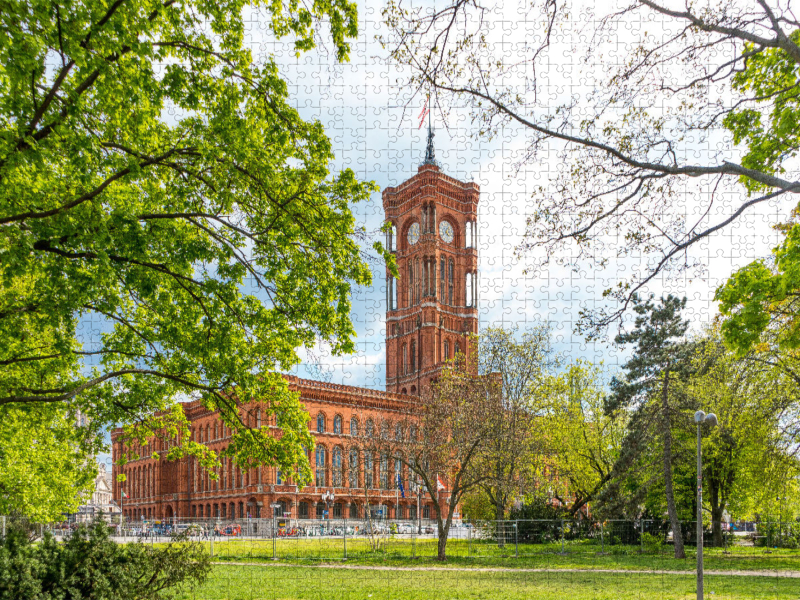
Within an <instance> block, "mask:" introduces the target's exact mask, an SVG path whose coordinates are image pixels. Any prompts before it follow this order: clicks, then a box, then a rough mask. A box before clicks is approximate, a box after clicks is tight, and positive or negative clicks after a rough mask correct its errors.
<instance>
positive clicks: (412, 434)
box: [408, 425, 417, 442]
mask: <svg viewBox="0 0 800 600" xmlns="http://www.w3.org/2000/svg"><path fill="white" fill-rule="evenodd" d="M408 439H409V440H411V441H412V442H416V441H417V428H416V426H415V425H412V426H411V427H409V428H408Z"/></svg>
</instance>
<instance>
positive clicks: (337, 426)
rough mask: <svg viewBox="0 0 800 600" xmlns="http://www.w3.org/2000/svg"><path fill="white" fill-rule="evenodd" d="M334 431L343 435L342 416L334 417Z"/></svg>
mask: <svg viewBox="0 0 800 600" xmlns="http://www.w3.org/2000/svg"><path fill="white" fill-rule="evenodd" d="M333 433H336V434H338V435H342V416H341V415H336V416H335V417H333Z"/></svg>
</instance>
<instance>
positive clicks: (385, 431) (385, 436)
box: [381, 421, 389, 440]
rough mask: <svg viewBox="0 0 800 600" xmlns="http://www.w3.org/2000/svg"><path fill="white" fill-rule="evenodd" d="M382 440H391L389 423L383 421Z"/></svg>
mask: <svg viewBox="0 0 800 600" xmlns="http://www.w3.org/2000/svg"><path fill="white" fill-rule="evenodd" d="M381 439H382V440H388V439H389V423H387V422H386V421H381Z"/></svg>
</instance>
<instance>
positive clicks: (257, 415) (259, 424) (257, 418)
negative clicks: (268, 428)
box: [256, 408, 261, 429]
mask: <svg viewBox="0 0 800 600" xmlns="http://www.w3.org/2000/svg"><path fill="white" fill-rule="evenodd" d="M256 427H258V428H259V429H261V409H260V408H259V409H258V410H257V411H256Z"/></svg>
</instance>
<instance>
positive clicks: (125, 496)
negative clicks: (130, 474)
mask: <svg viewBox="0 0 800 600" xmlns="http://www.w3.org/2000/svg"><path fill="white" fill-rule="evenodd" d="M121 491H122V497H123V498H127V497H128V494H126V493H125V490H121Z"/></svg>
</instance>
